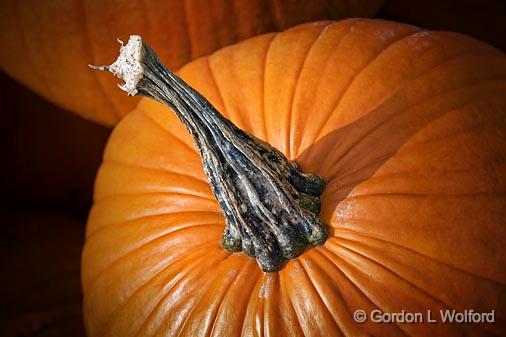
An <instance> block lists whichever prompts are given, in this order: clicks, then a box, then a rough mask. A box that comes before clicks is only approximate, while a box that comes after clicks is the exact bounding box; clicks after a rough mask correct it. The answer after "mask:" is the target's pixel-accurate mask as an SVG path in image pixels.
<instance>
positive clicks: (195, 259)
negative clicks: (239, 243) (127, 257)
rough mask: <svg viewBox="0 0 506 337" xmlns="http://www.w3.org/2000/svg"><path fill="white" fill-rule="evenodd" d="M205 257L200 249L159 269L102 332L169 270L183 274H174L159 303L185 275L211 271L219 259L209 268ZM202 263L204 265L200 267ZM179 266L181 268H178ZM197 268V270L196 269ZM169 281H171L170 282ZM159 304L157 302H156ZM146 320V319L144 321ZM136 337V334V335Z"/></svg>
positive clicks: (128, 299) (116, 313)
mask: <svg viewBox="0 0 506 337" xmlns="http://www.w3.org/2000/svg"><path fill="white" fill-rule="evenodd" d="M205 255H206V252H205V250H204V249H201V250H198V251H196V252H190V253H189V254H187V255H184V256H183V257H182V258H181V259H178V260H177V261H174V263H171V264H168V265H166V266H165V267H163V269H161V270H160V271H159V272H158V273H156V274H155V275H153V277H151V278H150V279H148V280H147V281H146V282H145V283H143V284H141V285H140V286H139V287H138V288H137V289H136V290H135V291H134V292H133V293H132V294H131V295H130V296H129V297H128V298H127V299H126V300H125V302H124V303H123V304H122V306H121V307H120V308H118V309H117V310H116V311H115V312H114V314H113V315H112V316H111V318H110V320H108V322H107V324H106V325H105V326H104V328H103V330H104V331H110V329H111V325H112V323H113V322H114V320H115V319H121V318H118V317H119V314H120V312H121V310H122V309H124V308H125V307H126V306H127V305H128V304H129V303H131V301H133V300H134V297H135V296H137V295H139V294H140V292H141V291H142V290H143V289H145V288H147V287H149V286H150V285H151V283H152V282H156V278H157V277H162V276H164V275H163V274H164V273H166V272H167V271H168V270H169V269H177V268H182V269H183V270H184V272H183V273H182V274H181V273H176V277H175V279H172V280H174V282H173V283H172V284H170V283H171V282H169V284H170V287H169V288H167V289H166V290H165V292H164V293H162V296H161V298H160V301H161V300H163V296H164V295H165V294H167V293H168V292H170V291H171V290H172V289H173V288H174V287H175V286H176V285H177V284H178V283H179V282H180V281H181V280H183V279H184V278H185V276H186V275H188V274H189V273H191V272H193V271H194V270H195V269H198V268H201V269H205V267H208V268H209V269H211V268H212V267H214V266H215V265H216V264H218V263H219V261H220V259H217V261H211V263H210V264H211V265H210V266H206V265H205V260H206V259H203V257H204V256H205ZM203 263H204V265H202V264H203ZM179 265H181V266H179ZM197 267H198V268H197ZM172 280H171V281H172ZM158 303H159V302H158ZM156 306H157V304H155V305H154V306H153V307H156ZM146 320H147V319H146ZM140 330H142V326H141V327H139V331H140ZM136 335H137V333H136Z"/></svg>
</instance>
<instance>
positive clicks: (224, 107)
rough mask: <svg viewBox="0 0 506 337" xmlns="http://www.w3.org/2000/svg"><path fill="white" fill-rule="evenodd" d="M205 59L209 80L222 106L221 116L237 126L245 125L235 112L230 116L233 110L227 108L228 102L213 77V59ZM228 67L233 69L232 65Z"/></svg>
mask: <svg viewBox="0 0 506 337" xmlns="http://www.w3.org/2000/svg"><path fill="white" fill-rule="evenodd" d="M206 58H207V62H208V64H209V69H210V75H211V79H212V81H213V83H214V85H215V86H216V92H217V93H218V96H219V98H220V101H221V103H222V104H223V105H222V106H223V111H224V112H223V116H225V118H227V119H230V120H234V121H235V123H236V124H238V125H241V124H242V125H245V124H246V123H245V121H244V119H243V118H242V116H241V114H240V113H237V112H236V113H235V114H234V115H232V112H233V111H234V109H231V108H230V107H229V106H228V101H227V100H226V99H225V97H224V95H223V92H222V88H221V86H220V83H219V81H218V79H217V77H216V75H215V71H214V70H213V65H212V61H213V59H212V58H211V57H206ZM230 66H231V67H233V65H230ZM220 113H221V112H220ZM248 126H249V125H248Z"/></svg>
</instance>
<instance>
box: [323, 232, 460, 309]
mask: <svg viewBox="0 0 506 337" xmlns="http://www.w3.org/2000/svg"><path fill="white" fill-rule="evenodd" d="M339 239H340V240H342V241H346V239H342V238H339ZM329 245H335V246H339V247H340V248H342V249H344V250H348V251H349V252H350V253H353V254H356V255H357V256H360V257H361V258H363V259H366V260H368V261H370V262H371V263H373V264H376V265H377V266H378V267H379V268H382V269H384V270H385V271H386V272H388V273H391V274H392V275H393V276H394V277H396V278H398V279H399V280H400V281H401V282H404V283H406V284H408V285H409V286H411V287H413V288H414V289H416V290H417V291H419V292H420V293H421V294H422V295H426V296H428V297H429V298H431V299H432V300H434V301H435V302H439V303H440V304H442V305H443V306H444V307H447V308H451V307H452V306H450V305H448V304H447V303H445V302H444V301H443V300H441V299H439V298H437V297H436V296H435V295H433V294H431V293H429V292H428V291H426V290H424V289H422V288H420V287H419V286H417V285H416V284H414V283H413V282H412V281H410V280H408V279H406V278H404V277H403V276H402V275H400V274H399V273H398V272H396V271H394V270H392V269H391V268H389V267H387V266H386V265H384V264H382V263H381V262H379V261H376V260H375V259H373V258H372V257H370V256H368V255H365V254H363V253H361V252H359V251H357V250H356V249H353V248H351V247H348V246H346V245H343V244H341V243H340V242H336V240H332V241H330V242H329ZM329 251H330V252H331V253H332V254H336V253H335V252H333V251H332V250H331V249H329ZM336 255H337V254H336Z"/></svg>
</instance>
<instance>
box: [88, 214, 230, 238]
mask: <svg viewBox="0 0 506 337" xmlns="http://www.w3.org/2000/svg"><path fill="white" fill-rule="evenodd" d="M191 213H209V214H220V213H219V212H214V211H204V210H201V211H181V210H180V211H173V212H164V213H157V214H150V215H143V216H140V217H137V218H132V219H127V220H125V221H120V222H116V223H112V224H107V225H103V226H100V227H99V228H97V229H95V230H94V231H90V232H88V233H87V235H86V237H87V238H88V237H89V236H92V235H94V234H95V232H97V231H98V230H100V229H102V228H107V227H109V226H117V225H120V224H124V223H127V222H133V221H139V220H143V219H148V218H153V217H158V216H167V215H173V214H191Z"/></svg>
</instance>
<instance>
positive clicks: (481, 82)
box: [327, 78, 502, 182]
mask: <svg viewBox="0 0 506 337" xmlns="http://www.w3.org/2000/svg"><path fill="white" fill-rule="evenodd" d="M501 80H502V79H501ZM489 81H497V79H495V78H494V79H486V80H484V81H477V82H475V83H471V84H469V85H466V86H464V87H459V88H456V90H455V89H451V90H449V91H445V92H442V93H440V94H438V95H436V96H431V97H429V100H430V99H433V98H435V97H440V96H443V97H444V96H445V95H448V94H449V93H453V92H455V91H460V90H463V89H469V88H473V87H475V86H481V85H483V84H484V83H488V82H489ZM426 101H428V100H426V99H425V98H424V99H423V100H422V101H418V102H416V103H415V104H414V105H412V106H409V107H407V108H405V109H403V110H402V111H400V112H398V113H397V114H392V115H391V117H392V118H395V117H399V116H400V115H402V114H403V113H406V112H409V110H410V109H412V108H413V107H414V106H417V105H419V104H423V103H425V102H426ZM467 106H470V103H469V102H468V101H466V102H465V103H463V104H462V105H459V106H458V107H455V108H453V109H452V110H450V111H448V112H447V113H445V114H441V116H438V117H437V118H436V119H434V120H432V121H430V122H429V124H427V125H426V126H425V128H426V127H428V126H429V125H430V124H432V123H435V122H436V121H438V120H439V119H441V118H444V117H445V116H446V115H447V114H449V113H451V112H454V111H458V110H460V109H462V108H465V107H467ZM420 131H421V130H420ZM454 135H458V134H450V135H447V136H446V137H447V138H450V137H452V136H454ZM446 137H444V138H441V137H439V138H438V139H434V138H433V139H430V140H426V141H424V142H420V143H415V144H409V145H407V146H403V147H402V148H401V149H398V150H395V152H392V153H388V154H385V155H383V156H381V157H380V158H378V159H376V160H373V161H371V162H370V163H368V164H367V165H365V166H362V167H360V168H358V169H355V170H353V171H351V172H338V171H335V172H334V174H332V175H331V176H329V177H327V179H328V181H329V182H331V181H334V180H335V179H337V176H339V178H340V179H342V178H344V177H347V176H349V175H350V174H355V173H357V172H360V171H361V170H363V169H367V168H369V167H370V166H373V165H375V164H377V163H378V162H382V161H384V159H386V158H390V157H391V156H392V155H393V154H394V153H395V154H396V155H402V154H403V153H404V152H407V151H408V150H411V149H413V148H416V147H417V146H421V145H425V144H429V143H431V142H433V141H437V140H441V139H445V138H446ZM357 144H358V143H357ZM357 144H354V145H353V146H350V147H349V149H350V150H352V149H353V148H354V147H355V146H356V145H357ZM343 156H344V155H343ZM343 156H340V159H342V157H343Z"/></svg>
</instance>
